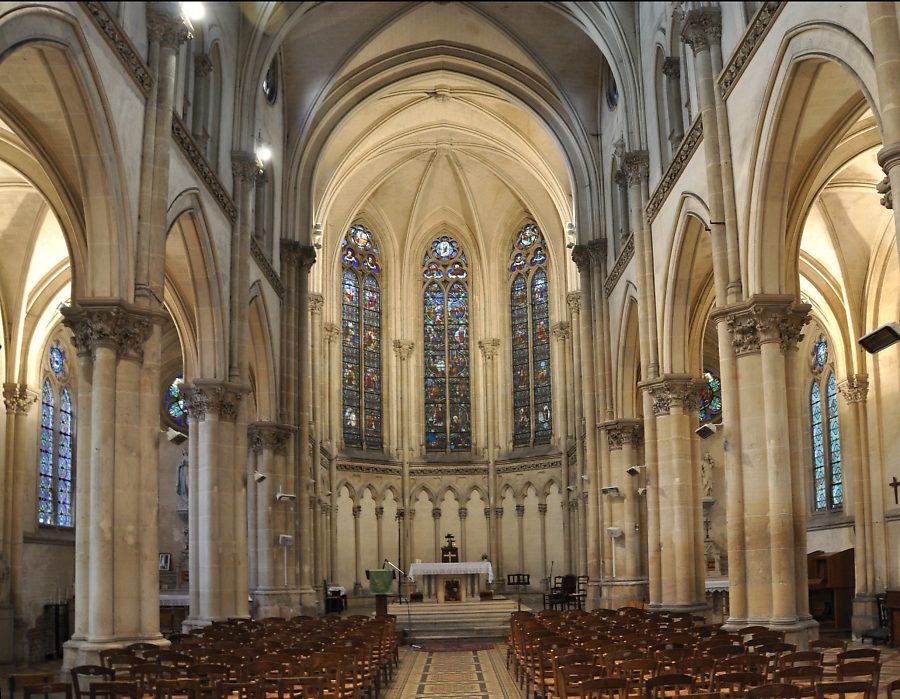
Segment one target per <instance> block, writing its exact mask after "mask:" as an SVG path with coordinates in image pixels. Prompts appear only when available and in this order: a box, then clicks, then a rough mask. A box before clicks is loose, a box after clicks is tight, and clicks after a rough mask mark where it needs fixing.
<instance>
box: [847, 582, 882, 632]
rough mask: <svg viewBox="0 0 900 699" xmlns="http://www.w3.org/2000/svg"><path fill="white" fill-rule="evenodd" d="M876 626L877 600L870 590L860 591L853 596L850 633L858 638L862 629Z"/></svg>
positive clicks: (866, 629) (865, 629) (867, 629)
mask: <svg viewBox="0 0 900 699" xmlns="http://www.w3.org/2000/svg"><path fill="white" fill-rule="evenodd" d="M875 628H878V602H876V601H875V595H874V594H872V593H871V592H860V593H858V594H857V595H856V597H854V598H853V615H852V616H851V617H850V633H851V634H852V635H853V638H854V639H856V640H859V638H860V636H861V635H862V633H863V632H864V631H869V630H871V629H875Z"/></svg>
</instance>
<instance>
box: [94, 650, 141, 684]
mask: <svg viewBox="0 0 900 699" xmlns="http://www.w3.org/2000/svg"><path fill="white" fill-rule="evenodd" d="M100 659H101V661H102V662H103V664H104V665H106V667H108V668H109V669H110V670H112V671H113V672H114V673H115V679H116V680H123V681H127V680H129V679H130V678H131V674H132V670H133V668H134V666H135V665H140V664H141V663H143V662H144V661H143V659H142V658H139V657H138V656H136V655H134V654H133V653H131V652H128V651H125V652H122V651H121V650H120V651H118V652H116V653H110V654H109V655H106V656H103V651H101V655H100Z"/></svg>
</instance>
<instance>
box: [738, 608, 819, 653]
mask: <svg viewBox="0 0 900 699" xmlns="http://www.w3.org/2000/svg"><path fill="white" fill-rule="evenodd" d="M745 626H766V627H768V628H769V629H771V630H772V631H784V641H785V643H793V644H794V645H796V646H797V650H807V649H808V648H809V642H810V641H814V640H815V639H817V638H818V637H819V622H818V621H816V620H815V619H813V618H812V617H811V616H808V615H807V616H803V617H800V618H794V619H734V618H731V619H729V620H728V621H727V622H726V623H725V624H723V625H722V629H723V630H725V631H728V632H733V631H740V630H741V629H742V628H744V627H745Z"/></svg>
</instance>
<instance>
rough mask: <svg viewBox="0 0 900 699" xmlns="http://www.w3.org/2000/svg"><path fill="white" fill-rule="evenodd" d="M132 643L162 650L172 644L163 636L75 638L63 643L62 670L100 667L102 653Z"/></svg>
mask: <svg viewBox="0 0 900 699" xmlns="http://www.w3.org/2000/svg"><path fill="white" fill-rule="evenodd" d="M131 643H152V644H154V645H157V646H159V647H160V648H168V647H169V646H170V645H171V643H170V642H169V639H167V638H164V637H163V635H162V634H155V635H152V636H129V637H118V638H114V639H107V640H105V641H91V640H88V639H86V638H83V637H82V638H79V637H77V636H73V637H72V638H70V639H69V640H68V641H66V642H65V643H63V662H62V669H63V670H69V669H71V668H73V667H76V666H78V665H100V664H101V663H100V651H101V650H106V649H107V648H122V647H124V646H127V645H129V644H131Z"/></svg>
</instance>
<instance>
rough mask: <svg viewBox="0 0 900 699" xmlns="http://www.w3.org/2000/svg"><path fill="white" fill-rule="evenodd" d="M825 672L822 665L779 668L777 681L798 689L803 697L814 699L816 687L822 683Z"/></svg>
mask: <svg viewBox="0 0 900 699" xmlns="http://www.w3.org/2000/svg"><path fill="white" fill-rule="evenodd" d="M824 672H825V670H824V668H823V667H822V666H821V665H795V666H792V667H781V668H778V672H777V673H776V677H775V679H776V680H777V681H778V682H782V683H784V684H791V685H794V686H795V687H797V688H798V689H799V690H800V696H801V697H813V696H815V695H816V685H817V684H818V683H819V682H821V681H822V678H823V677H824Z"/></svg>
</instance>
